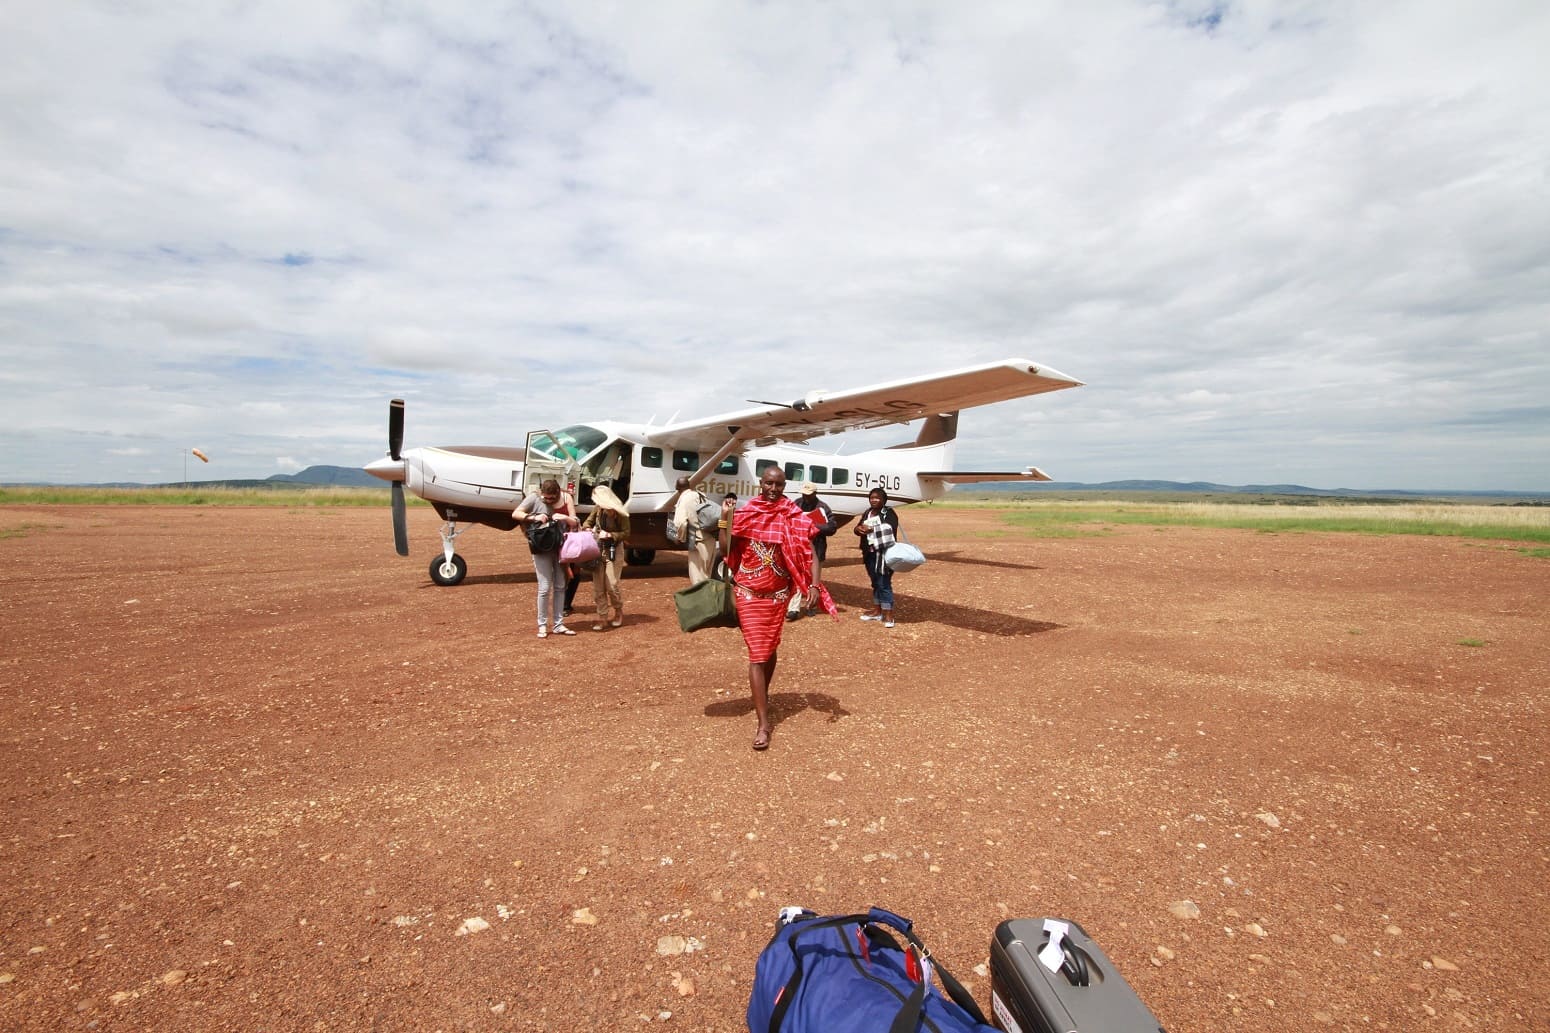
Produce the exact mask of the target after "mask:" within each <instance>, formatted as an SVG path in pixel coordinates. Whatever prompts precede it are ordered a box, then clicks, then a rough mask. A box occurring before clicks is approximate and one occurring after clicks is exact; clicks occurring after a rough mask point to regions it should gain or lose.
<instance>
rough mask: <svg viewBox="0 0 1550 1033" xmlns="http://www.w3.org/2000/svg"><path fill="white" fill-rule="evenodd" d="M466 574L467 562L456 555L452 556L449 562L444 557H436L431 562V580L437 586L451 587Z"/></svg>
mask: <svg viewBox="0 0 1550 1033" xmlns="http://www.w3.org/2000/svg"><path fill="white" fill-rule="evenodd" d="M467 574H468V561H467V560H465V559H464V558H463V557H461V556H459V555H458V554H457V553H455V552H454V553H453V554H452V558H451V559H450V560H449V559H447V558H446V557H445V556H437V557H436V558H435V559H433V560H431V580H432V581H434V582H436V583H437V584H438V585H447V586H449V587H450V586H452V585H455V584H457V583H458V582H459V581H461V580H463V578H464V577H465V576H466V575H467Z"/></svg>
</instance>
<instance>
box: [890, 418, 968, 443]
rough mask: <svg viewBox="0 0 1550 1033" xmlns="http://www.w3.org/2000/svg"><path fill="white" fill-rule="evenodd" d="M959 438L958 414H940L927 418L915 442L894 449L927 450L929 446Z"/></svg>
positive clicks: (922, 423) (922, 422) (921, 425)
mask: <svg viewBox="0 0 1550 1033" xmlns="http://www.w3.org/2000/svg"><path fill="white" fill-rule="evenodd" d="M957 437H958V414H957V413H956V412H940V413H936V414H935V415H932V416H927V417H926V418H925V419H924V420H923V421H921V424H920V431H919V432H918V433H917V434H916V435H915V440H914V441H912V442H910V443H909V444H907V445H894V446H893V447H894V448H925V447H927V446H928V445H943V444H946V443H947V442H949V441H953V440H956V439H957Z"/></svg>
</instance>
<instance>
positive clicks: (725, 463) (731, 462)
mask: <svg viewBox="0 0 1550 1033" xmlns="http://www.w3.org/2000/svg"><path fill="white" fill-rule="evenodd" d="M716 472H717V473H724V474H730V475H731V476H733V477H735V476H737V456H727V457H726V458H725V459H723V460H722V461H721V462H719V463H717V464H716Z"/></svg>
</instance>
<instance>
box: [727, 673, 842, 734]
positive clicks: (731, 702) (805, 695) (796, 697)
mask: <svg viewBox="0 0 1550 1033" xmlns="http://www.w3.org/2000/svg"><path fill="white" fill-rule="evenodd" d="M776 677H777V678H778V677H779V675H778V674H777V675H776ZM733 691H734V692H735V691H736V690H733ZM743 692H744V694H743V695H741V696H738V695H734V696H733V697H732V698H731V699H723V700H718V701H716V702H715V703H711V704H709V705H707V706H706V707H705V716H706V717H743V716H744V715H746V714H752V713H753V697H752V696H749V695H747V690H746V689H745V690H743ZM803 710H816V711H818V712H819V713H820V714H827V715H829V723H831V724H832V723H834V722H835V721H838V720H839V719H840V718H842V717H849V716H850V711H848V710H846V709H845V708H844V707H843V706H842V705H841V704H840V701H839V700H837V699H835V698H834V697H833V696H830V695H828V694H827V693H823V692H778V691H777V692H772V693H770V725H771V727H774V728H779V727H780V723H781V722H782V721H784V720H785V719H786V718H788V717H795V716H796V715H797V714H798V713H800V712H801V711H803Z"/></svg>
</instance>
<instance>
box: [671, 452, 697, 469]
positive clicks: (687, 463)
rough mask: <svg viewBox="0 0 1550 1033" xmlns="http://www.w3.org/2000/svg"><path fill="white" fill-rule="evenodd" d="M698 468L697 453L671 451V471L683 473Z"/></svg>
mask: <svg viewBox="0 0 1550 1033" xmlns="http://www.w3.org/2000/svg"><path fill="white" fill-rule="evenodd" d="M699 468H700V454H699V453H698V452H683V451H680V450H679V449H676V448H675V449H673V469H675V470H682V471H684V472H685V473H687V472H689V471H691V470H698V469H699Z"/></svg>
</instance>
